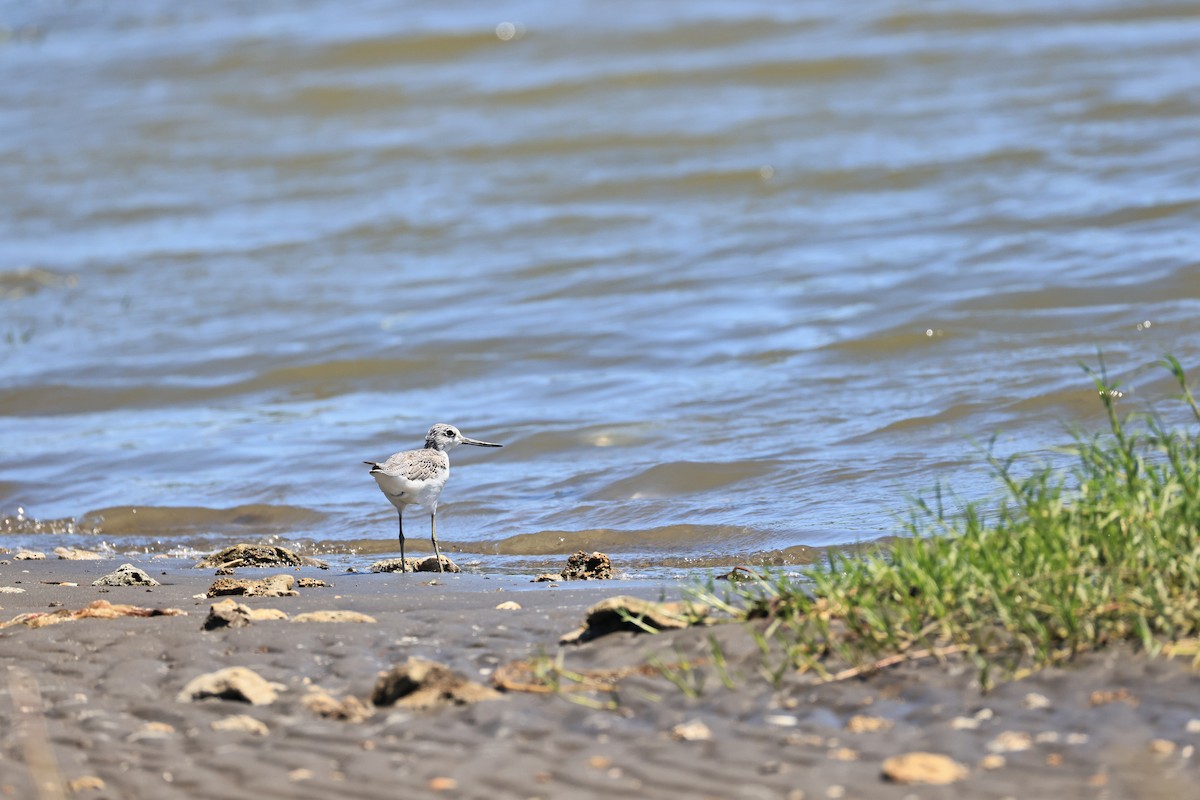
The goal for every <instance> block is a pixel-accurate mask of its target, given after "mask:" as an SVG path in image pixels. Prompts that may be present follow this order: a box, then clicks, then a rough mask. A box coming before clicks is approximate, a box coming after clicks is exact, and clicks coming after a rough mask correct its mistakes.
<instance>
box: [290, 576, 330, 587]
mask: <svg viewBox="0 0 1200 800" xmlns="http://www.w3.org/2000/svg"><path fill="white" fill-rule="evenodd" d="M296 585H297V586H298V587H300V588H301V589H319V588H329V584H328V583H326V582H325V581H323V580H321V579H320V578H297V579H296Z"/></svg>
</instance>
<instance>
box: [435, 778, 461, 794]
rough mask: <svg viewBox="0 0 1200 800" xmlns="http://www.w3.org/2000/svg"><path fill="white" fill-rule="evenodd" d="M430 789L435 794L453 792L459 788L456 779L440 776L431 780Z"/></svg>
mask: <svg viewBox="0 0 1200 800" xmlns="http://www.w3.org/2000/svg"><path fill="white" fill-rule="evenodd" d="M429 788H430V789H432V790H433V791H435V792H453V791H454V790H455V789H457V788H458V781H456V780H454V778H447V777H443V776H438V777H436V778H430V779H429Z"/></svg>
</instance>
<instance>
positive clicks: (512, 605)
mask: <svg viewBox="0 0 1200 800" xmlns="http://www.w3.org/2000/svg"><path fill="white" fill-rule="evenodd" d="M496 610H497V611H520V610H521V604H520V603H518V602H517V601H516V600H505V601H504V602H503V603H501V604H500V605H498V606H496Z"/></svg>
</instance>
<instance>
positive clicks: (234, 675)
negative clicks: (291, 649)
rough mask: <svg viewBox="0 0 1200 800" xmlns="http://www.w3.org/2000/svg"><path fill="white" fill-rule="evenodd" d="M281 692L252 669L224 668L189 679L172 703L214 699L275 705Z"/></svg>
mask: <svg viewBox="0 0 1200 800" xmlns="http://www.w3.org/2000/svg"><path fill="white" fill-rule="evenodd" d="M285 688H286V687H285V686H283V685H281V684H278V683H271V682H270V681H268V680H266V679H265V678H263V677H262V676H261V675H259V674H258V673H257V672H255V671H254V670H252V669H247V668H246V667H228V668H226V669H222V670H217V671H216V672H209V673H207V674H205V675H200V676H198V677H195V678H193V679H192V680H190V681H189V682H188V684H187V686H184V687H183V690H182V691H180V692H179V694H178V695H177V696H176V697H175V699H176V700H177V701H179V702H180V703H191V702H195V701H197V700H203V699H205V698H208V697H216V698H219V699H221V700H238V701H240V702H243V703H251V704H252V705H256V706H262V705H268V704H269V703H273V702H275V698H276V696H277V694H276V693H277V692H279V691H281V690H283V689H285Z"/></svg>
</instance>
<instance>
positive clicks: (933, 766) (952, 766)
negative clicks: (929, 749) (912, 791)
mask: <svg viewBox="0 0 1200 800" xmlns="http://www.w3.org/2000/svg"><path fill="white" fill-rule="evenodd" d="M967 772H968V770H967V768H966V767H964V766H963V765H962V764H960V763H958V762H957V761H955V760H954V759H952V758H950V757H949V756H944V755H941V754H939V753H924V752H920V751H918V752H914V753H905V754H904V755H899V756H892V757H891V758H889V759H887V760H886V761H884V762H883V776H884V777H885V778H887V779H888V780H889V781H892V782H893V783H906V784H916V783H923V784H931V785H935V786H943V785H945V784H949V783H954V782H956V781H960V780H962V779H963V778H965V777H967Z"/></svg>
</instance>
